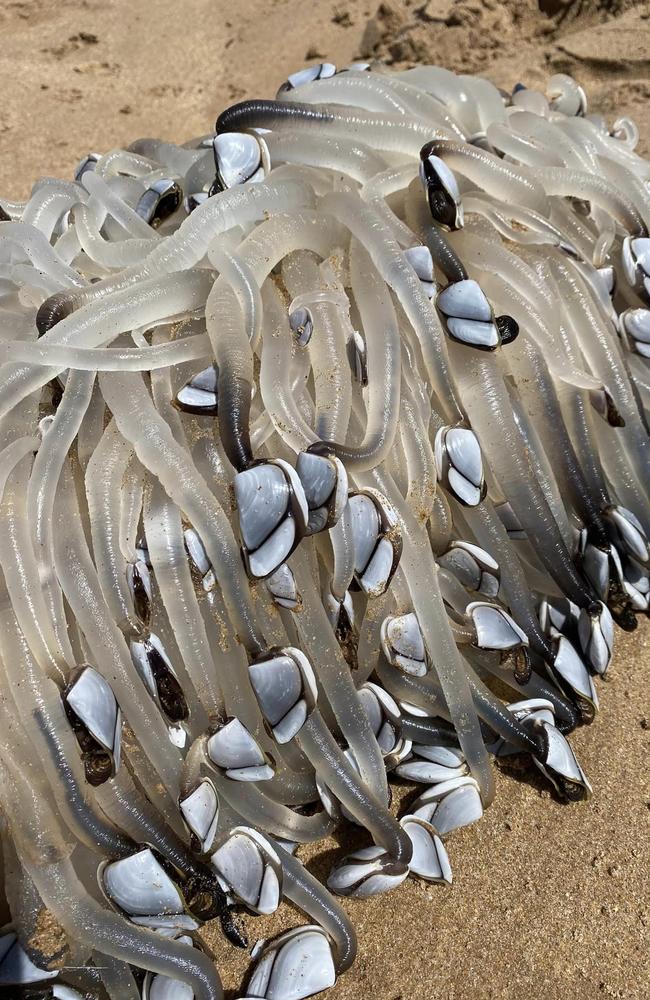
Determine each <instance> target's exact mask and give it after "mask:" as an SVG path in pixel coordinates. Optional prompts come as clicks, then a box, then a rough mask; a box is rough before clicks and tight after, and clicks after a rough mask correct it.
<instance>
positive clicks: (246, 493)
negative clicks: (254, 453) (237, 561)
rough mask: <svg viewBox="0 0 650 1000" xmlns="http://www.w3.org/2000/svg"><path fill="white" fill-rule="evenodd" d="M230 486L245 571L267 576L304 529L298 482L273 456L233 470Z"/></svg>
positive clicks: (305, 513)
mask: <svg viewBox="0 0 650 1000" xmlns="http://www.w3.org/2000/svg"><path fill="white" fill-rule="evenodd" d="M234 489H235V499H236V502H237V510H238V513H239V529H240V532H241V537H242V541H243V543H244V549H245V555H246V560H247V564H248V571H249V574H250V575H251V576H253V577H256V578H264V577H267V576H270V575H271V574H272V573H274V572H275V571H276V570H277V569H278V567H279V566H281V565H282V563H283V562H284V561H285V560H286V559H287V557H288V556H289V555H290V553H291V552H292V551H293V548H294V546H295V544H296V540H297V538H300V537H301V536H302V534H303V533H304V532H305V530H306V527H307V522H308V518H309V511H308V508H307V500H306V497H305V493H304V490H303V487H302V483H301V482H300V479H299V478H298V476H297V474H296V471H295V469H294V468H293V467H292V466H291V465H289V463H288V462H285V461H283V460H282V459H274V460H272V461H268V462H261V463H259V464H257V465H253V466H252V467H251V468H249V469H245V470H244V471H243V472H239V473H237V475H236V476H235V480H234ZM292 500H293V503H292Z"/></svg>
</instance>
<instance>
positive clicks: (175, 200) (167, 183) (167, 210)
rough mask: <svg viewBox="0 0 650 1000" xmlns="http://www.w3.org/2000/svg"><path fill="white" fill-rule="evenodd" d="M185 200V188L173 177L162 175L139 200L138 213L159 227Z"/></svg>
mask: <svg viewBox="0 0 650 1000" xmlns="http://www.w3.org/2000/svg"><path fill="white" fill-rule="evenodd" d="M182 200H183V190H182V188H181V187H180V185H179V184H178V182H177V181H175V180H174V179H173V178H170V177H161V178H159V179H158V180H155V181H153V183H152V184H150V185H149V186H148V187H147V189H146V191H145V192H144V194H143V195H142V196H141V197H140V199H139V200H138V203H137V205H136V206H135V210H136V212H137V213H138V215H139V216H140V217H141V218H142V219H144V220H145V222H148V223H149V225H150V226H153V228H154V229H157V228H158V226H160V224H161V223H162V222H165V221H166V220H167V219H168V218H169V217H170V216H172V215H173V214H174V212H175V211H176V209H177V208H178V207H179V205H180V204H181V202H182Z"/></svg>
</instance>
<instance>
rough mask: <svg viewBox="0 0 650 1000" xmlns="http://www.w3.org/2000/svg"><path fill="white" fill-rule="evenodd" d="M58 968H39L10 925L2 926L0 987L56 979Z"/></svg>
mask: <svg viewBox="0 0 650 1000" xmlns="http://www.w3.org/2000/svg"><path fill="white" fill-rule="evenodd" d="M58 974H59V970H58V969H39V968H38V966H37V965H34V963H33V962H32V960H31V958H30V957H29V955H28V954H27V952H26V951H25V949H24V948H23V946H22V944H21V943H20V941H19V939H18V935H17V934H16V931H15V929H14V928H13V927H12V926H11V925H8V926H5V927H3V928H2V934H0V987H7V986H22V985H23V984H27V983H41V982H44V981H45V980H47V979H56V977H57V976H58Z"/></svg>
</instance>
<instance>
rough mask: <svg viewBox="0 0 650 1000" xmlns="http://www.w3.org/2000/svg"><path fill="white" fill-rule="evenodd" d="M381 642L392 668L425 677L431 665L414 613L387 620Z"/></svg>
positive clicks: (381, 631)
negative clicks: (428, 661)
mask: <svg viewBox="0 0 650 1000" xmlns="http://www.w3.org/2000/svg"><path fill="white" fill-rule="evenodd" d="M380 640H381V646H382V650H383V652H384V656H385V657H386V659H387V660H388V662H389V663H390V664H391V666H393V667H398V668H399V669H400V670H403V671H404V673H406V674H411V675H413V676H415V677H423V676H424V675H425V674H426V673H427V671H428V669H429V665H428V663H427V658H426V649H425V646H424V639H423V638H422V632H421V631H420V625H419V623H418V620H417V617H416V615H415V613H414V612H412V611H411V612H409V613H408V614H406V615H397V616H393V615H389V617H388V618H385V619H384V621H383V622H382V625H381V629H380Z"/></svg>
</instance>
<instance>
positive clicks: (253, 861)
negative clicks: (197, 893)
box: [212, 826, 282, 914]
mask: <svg viewBox="0 0 650 1000" xmlns="http://www.w3.org/2000/svg"><path fill="white" fill-rule="evenodd" d="M212 864H213V865H214V867H215V868H216V869H217V871H218V872H219V875H220V876H221V878H222V879H223V880H224V881H225V882H226V883H227V884H228V886H229V888H230V889H231V890H232V892H234V893H235V895H236V896H238V897H239V899H241V900H242V902H244V903H245V904H246V906H248V907H249V908H250V909H251V910H254V911H255V912H256V913H266V914H268V913H274V912H275V911H276V910H277V908H278V906H279V904H280V896H281V894H282V863H281V861H280V858H279V857H278V855H277V853H276V851H275V850H274V849H273V846H272V844H271V842H270V841H269V840H267V838H266V837H264V836H262V834H261V833H258V831H257V830H255V829H253V828H252V827H245V826H238V827H235V829H234V830H232V831H231V833H230V835H229V837H228V839H227V840H226V841H225V842H224V843H223V844H222V845H221V847H219V849H218V850H217V851H215V853H214V854H213V855H212Z"/></svg>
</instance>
